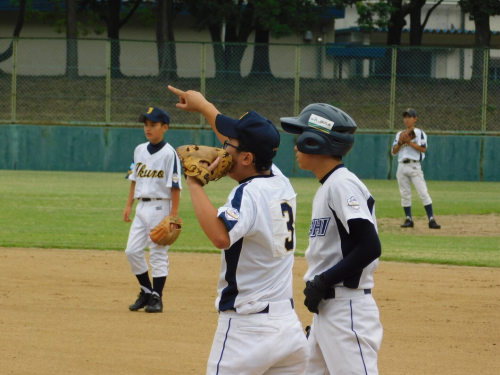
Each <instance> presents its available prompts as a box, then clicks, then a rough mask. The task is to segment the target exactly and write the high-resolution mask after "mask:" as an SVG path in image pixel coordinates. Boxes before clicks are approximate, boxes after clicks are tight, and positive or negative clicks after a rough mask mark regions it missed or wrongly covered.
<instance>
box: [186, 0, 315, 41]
mask: <svg viewBox="0 0 500 375" xmlns="http://www.w3.org/2000/svg"><path fill="white" fill-rule="evenodd" d="M186 3H187V5H188V8H189V11H190V13H191V14H192V15H193V16H194V17H195V20H196V21H195V25H196V26H195V27H196V29H198V30H203V29H206V28H209V27H210V26H212V25H222V23H223V22H227V23H229V22H235V23H239V22H241V21H243V17H244V10H245V9H246V8H249V9H250V8H251V9H252V20H250V22H251V24H252V27H253V28H254V27H255V25H256V24H257V23H258V24H260V25H261V26H263V27H264V29H266V30H269V31H270V33H271V35H272V36H273V37H274V38H283V37H286V36H289V35H291V34H293V33H298V34H301V33H303V32H304V31H305V30H307V29H309V28H310V27H311V25H312V24H313V23H314V22H316V21H317V17H318V13H319V11H318V4H316V2H315V1H313V0H281V1H278V0H253V1H252V0H250V1H248V2H246V4H245V2H243V1H241V0H240V1H233V0H187V1H186ZM244 21H245V22H248V21H249V20H244Z"/></svg>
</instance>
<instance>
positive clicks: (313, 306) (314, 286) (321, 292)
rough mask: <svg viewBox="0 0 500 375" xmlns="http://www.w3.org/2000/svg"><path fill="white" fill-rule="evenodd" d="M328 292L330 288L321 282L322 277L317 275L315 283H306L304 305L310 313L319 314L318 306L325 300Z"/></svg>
mask: <svg viewBox="0 0 500 375" xmlns="http://www.w3.org/2000/svg"><path fill="white" fill-rule="evenodd" d="M327 290H328V286H327V285H325V284H324V283H323V282H322V281H321V277H320V275H316V276H315V277H314V280H313V281H308V282H307V283H306V288H305V289H304V294H305V296H306V299H305V300H304V305H305V306H306V307H307V309H308V310H309V311H310V312H312V313H316V314H319V310H318V305H319V303H320V302H321V301H323V299H324V298H325V294H326V292H327Z"/></svg>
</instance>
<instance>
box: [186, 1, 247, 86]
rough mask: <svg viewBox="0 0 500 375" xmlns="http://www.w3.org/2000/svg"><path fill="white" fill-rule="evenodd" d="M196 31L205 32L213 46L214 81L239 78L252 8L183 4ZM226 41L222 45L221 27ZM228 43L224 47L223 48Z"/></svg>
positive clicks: (236, 3) (229, 3) (239, 4)
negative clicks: (192, 19) (206, 31)
mask: <svg viewBox="0 0 500 375" xmlns="http://www.w3.org/2000/svg"><path fill="white" fill-rule="evenodd" d="M186 3H187V5H188V9H189V12H190V13H191V14H192V15H193V17H194V18H195V23H196V28H197V29H198V30H204V29H208V30H209V32H210V36H211V38H212V41H213V42H214V43H216V44H214V59H215V71H216V73H215V74H216V77H218V76H221V74H220V73H222V75H223V76H224V77H227V76H228V75H231V74H236V73H237V74H240V64H241V59H242V58H243V54H244V53H245V49H246V47H247V46H246V43H247V40H248V37H249V36H250V34H251V33H252V31H253V28H254V26H253V21H254V4H253V2H252V1H248V3H246V4H245V2H244V1H243V0H237V1H234V0H186ZM223 24H225V27H226V29H225V30H226V32H225V40H224V43H222V38H221V35H222V27H223ZM226 43H227V44H226Z"/></svg>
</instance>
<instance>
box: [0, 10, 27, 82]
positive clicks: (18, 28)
mask: <svg viewBox="0 0 500 375" xmlns="http://www.w3.org/2000/svg"><path fill="white" fill-rule="evenodd" d="M25 11H26V0H20V1H19V14H18V15H17V22H16V27H15V28H14V35H13V36H14V38H19V35H20V34H21V30H22V28H23V25H24V13H25ZM13 52H14V46H13V42H10V45H9V46H8V47H7V49H6V50H5V51H4V52H2V53H0V62H2V61H5V60H8V59H10V58H11V57H12V53H13ZM1 71H2V70H1V69H0V72H1Z"/></svg>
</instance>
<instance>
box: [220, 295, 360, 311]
mask: <svg viewBox="0 0 500 375" xmlns="http://www.w3.org/2000/svg"><path fill="white" fill-rule="evenodd" d="M368 290H370V289H368ZM290 303H291V304H292V309H295V305H294V304H293V298H290ZM229 310H233V311H236V309H229ZM267 313H269V305H267V307H266V308H265V309H264V310H262V311H258V312H254V313H252V314H267Z"/></svg>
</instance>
